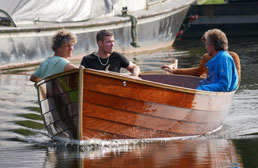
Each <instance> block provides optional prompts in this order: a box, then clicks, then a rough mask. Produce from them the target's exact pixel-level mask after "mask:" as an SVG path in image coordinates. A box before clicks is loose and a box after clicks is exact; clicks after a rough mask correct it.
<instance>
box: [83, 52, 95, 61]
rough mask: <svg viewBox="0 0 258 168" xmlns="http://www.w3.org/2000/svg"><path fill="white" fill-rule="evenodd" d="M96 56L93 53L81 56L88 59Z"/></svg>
mask: <svg viewBox="0 0 258 168" xmlns="http://www.w3.org/2000/svg"><path fill="white" fill-rule="evenodd" d="M95 58H96V56H95V55H94V53H91V54H88V55H86V56H84V57H83V59H85V60H88V59H95Z"/></svg>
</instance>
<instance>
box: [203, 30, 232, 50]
mask: <svg viewBox="0 0 258 168" xmlns="http://www.w3.org/2000/svg"><path fill="white" fill-rule="evenodd" d="M202 41H203V42H205V41H207V42H208V43H209V44H212V45H214V48H215V50H216V51H220V50H223V51H227V50H228V39H227V36H226V34H225V33H224V32H223V31H221V30H219V29H211V30H208V31H206V32H205V33H204V34H203V36H202Z"/></svg>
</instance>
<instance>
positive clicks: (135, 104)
mask: <svg viewBox="0 0 258 168" xmlns="http://www.w3.org/2000/svg"><path fill="white" fill-rule="evenodd" d="M85 95H86V96H85V97H84V102H88V103H92V104H96V105H100V106H106V107H113V108H115V109H119V110H125V111H130V112H135V113H140V114H145V115H150V116H156V117H161V118H167V119H174V120H180V121H188V122H199V123H211V122H221V121H223V119H224V118H225V112H224V111H212V112H211V111H201V110H192V109H184V108H178V107H173V106H169V105H165V104H157V103H152V102H144V101H138V100H132V99H126V98H124V97H119V96H115V95H109V94H104V93H99V92H93V91H90V90H86V91H85Z"/></svg>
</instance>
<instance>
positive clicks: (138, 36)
mask: <svg viewBox="0 0 258 168" xmlns="http://www.w3.org/2000/svg"><path fill="white" fill-rule="evenodd" d="M1 1H3V2H1ZM1 1H0V3H1V4H3V5H2V6H1V8H4V9H2V10H0V13H1V14H0V20H1V22H0V23H2V24H6V25H9V26H1V27H0V68H2V69H3V68H5V67H6V64H15V63H16V64H17V63H28V62H30V63H31V64H34V63H39V62H38V60H41V59H43V58H45V57H47V56H51V55H53V52H52V50H51V46H50V45H51V37H52V36H53V34H54V33H55V32H56V31H57V30H59V29H63V28H65V29H68V30H70V31H71V32H73V33H75V34H76V35H77V37H78V43H77V45H76V46H75V50H74V56H77V57H79V58H81V56H84V55H86V54H89V53H90V52H92V51H95V50H96V47H97V46H96V41H95V36H96V33H97V32H98V31H99V30H101V29H108V30H111V31H112V32H113V33H114V34H115V38H116V46H115V50H116V51H118V52H122V53H133V52H140V51H146V50H154V49H158V48H162V47H167V46H170V45H172V43H173V42H174V40H175V37H176V34H177V31H178V30H179V28H180V25H181V24H182V22H183V19H184V17H185V15H186V13H187V11H188V9H189V7H190V5H191V4H192V3H194V2H195V0H165V1H161V0H152V1H150V0H148V1H146V0H141V1H115V0H113V1H105V3H103V1H101V2H99V3H97V1H90V0H88V1H82V0H76V1H73V2H71V1H67V0H66V1H62V5H61V4H60V1H58V0H55V1H44V2H43V1H37V2H36V1H32V0H31V1H30V0H27V1H23V2H21V1H16V3H15V2H13V1H10V2H7V1H4V0H1ZM87 2H88V3H87ZM90 2H91V3H90ZM85 3H86V4H85ZM64 4H65V5H64ZM96 4H98V5H96ZM69 5H71V6H72V7H74V8H71V9H70V8H69ZM41 8H42V9H41ZM67 8H68V9H67ZM75 9H76V10H75ZM66 10H67V11H66ZM6 12H7V13H6ZM60 13H62V15H60ZM95 13H96V14H95ZM8 14H10V17H7V16H6V15H8ZM84 15H85V16H84ZM12 16H13V17H12ZM12 26H13V27H12ZM8 66H9V65H8Z"/></svg>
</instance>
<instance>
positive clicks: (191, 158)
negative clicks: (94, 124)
mask: <svg viewBox="0 0 258 168" xmlns="http://www.w3.org/2000/svg"><path fill="white" fill-rule="evenodd" d="M229 44H230V45H229V46H230V48H229V50H233V51H235V52H237V53H238V54H239V56H240V59H241V65H242V80H241V85H240V88H239V90H238V91H237V92H236V94H235V96H234V100H233V105H232V108H231V109H230V113H229V115H228V116H227V118H226V119H225V121H224V123H223V127H222V129H221V130H220V131H218V132H216V133H214V134H212V135H209V136H199V137H192V138H179V139H166V138H163V139H157V140H155V141H145V140H139V141H127V140H121V141H101V140H90V141H89V145H88V146H84V147H81V148H76V147H70V146H66V145H65V144H59V143H57V142H53V141H51V139H50V138H49V136H48V134H47V131H46V130H45V128H44V125H43V121H42V119H41V116H40V111H39V106H38V103H37V93H36V90H35V88H34V85H33V83H32V82H30V81H29V75H30V74H31V73H32V70H33V67H32V69H30V68H26V69H25V70H22V71H15V72H11V73H8V74H6V73H5V74H0V167H24V168H37V167H51V168H52V167H74V168H76V167H132V168H137V167H155V168H159V167H177V168H178V167H184V168H185V167H198V168H199V167H203V168H206V167H234V168H237V167H250V168H254V167H258V160H257V158H258V134H257V133H258V110H257V109H258V75H257V74H258V40H257V37H256V38H255V37H245V38H229ZM204 52H205V50H204V45H203V44H202V43H201V42H200V39H183V40H180V41H177V42H176V43H175V44H174V46H173V47H172V48H167V49H163V50H160V51H156V52H152V53H144V54H138V55H130V56H128V58H129V59H130V60H132V61H133V62H135V63H136V64H138V65H139V66H140V68H141V70H142V71H147V70H154V71H155V70H160V68H159V67H160V66H161V65H162V64H165V63H169V62H170V60H171V59H172V58H176V59H178V60H179V68H184V67H192V66H195V65H197V64H198V63H199V61H200V59H201V55H202V54H203V53H204ZM77 64H78V62H77Z"/></svg>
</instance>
